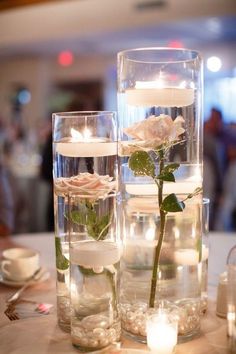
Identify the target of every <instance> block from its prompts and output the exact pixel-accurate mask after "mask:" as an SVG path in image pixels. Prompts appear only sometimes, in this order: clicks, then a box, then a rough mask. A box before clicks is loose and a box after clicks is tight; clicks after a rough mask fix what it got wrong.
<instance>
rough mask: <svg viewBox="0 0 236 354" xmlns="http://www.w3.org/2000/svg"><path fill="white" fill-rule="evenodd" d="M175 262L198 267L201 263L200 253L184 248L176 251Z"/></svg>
mask: <svg viewBox="0 0 236 354" xmlns="http://www.w3.org/2000/svg"><path fill="white" fill-rule="evenodd" d="M174 257H175V262H176V263H177V264H181V265H188V266H192V265H197V264H198V263H199V252H197V251H196V250H194V249H191V248H182V249H179V250H178V251H175V255H174Z"/></svg>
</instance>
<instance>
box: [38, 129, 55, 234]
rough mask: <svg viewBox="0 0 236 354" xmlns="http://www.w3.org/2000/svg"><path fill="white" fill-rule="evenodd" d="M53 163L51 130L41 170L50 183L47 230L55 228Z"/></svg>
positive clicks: (41, 174) (43, 154) (43, 152)
mask: <svg viewBox="0 0 236 354" xmlns="http://www.w3.org/2000/svg"><path fill="white" fill-rule="evenodd" d="M52 163H53V158H52V132H51V131H50V132H49V133H48V137H47V139H46V142H45V145H44V146H43V148H42V164H41V171H40V177H41V178H42V179H43V180H44V181H45V182H46V183H47V185H48V196H47V206H46V221H47V231H53V230H54V209H53V177H52Z"/></svg>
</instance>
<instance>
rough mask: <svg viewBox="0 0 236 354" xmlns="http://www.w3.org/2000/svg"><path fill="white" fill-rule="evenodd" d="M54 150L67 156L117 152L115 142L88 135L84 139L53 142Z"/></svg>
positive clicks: (93, 155) (107, 154) (109, 154)
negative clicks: (87, 137) (88, 136)
mask: <svg viewBox="0 0 236 354" xmlns="http://www.w3.org/2000/svg"><path fill="white" fill-rule="evenodd" d="M55 147H56V152H57V153H58V154H60V155H63V156H68V157H99V156H112V155H115V154H117V143H116V142H107V141H106V140H105V139H101V138H93V137H90V138H89V139H86V141H83V142H82V141H79V142H78V141H75V140H74V139H70V138H68V140H67V141H63V142H58V143H55Z"/></svg>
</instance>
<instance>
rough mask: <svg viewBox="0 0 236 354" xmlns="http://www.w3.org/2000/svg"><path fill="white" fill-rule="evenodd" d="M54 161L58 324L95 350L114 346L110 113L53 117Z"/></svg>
mask: <svg viewBox="0 0 236 354" xmlns="http://www.w3.org/2000/svg"><path fill="white" fill-rule="evenodd" d="M53 154H54V162H53V163H54V165H53V171H54V206H55V225H56V262H57V303H58V308H57V314H58V322H59V325H60V327H62V328H63V329H68V328H71V336H72V343H73V345H74V346H76V347H78V348H79V349H80V350H82V351H94V350H97V349H101V348H104V347H107V346H108V345H111V344H114V343H117V342H119V339H120V318H119V311H118V301H119V262H120V242H119V237H118V233H117V212H116V197H117V123H116V116H115V113H113V112H73V113H70V112H69V113H56V114H54V116H53Z"/></svg>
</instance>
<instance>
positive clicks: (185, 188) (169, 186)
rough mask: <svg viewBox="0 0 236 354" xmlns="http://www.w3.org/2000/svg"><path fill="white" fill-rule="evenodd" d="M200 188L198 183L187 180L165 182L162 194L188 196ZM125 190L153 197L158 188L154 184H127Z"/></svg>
mask: <svg viewBox="0 0 236 354" xmlns="http://www.w3.org/2000/svg"><path fill="white" fill-rule="evenodd" d="M198 187H201V183H200V182H194V181H189V180H188V179H185V180H182V181H181V182H180V181H177V182H176V183H171V182H165V184H164V188H163V194H170V193H175V194H189V193H192V192H193V191H194V190H195V189H196V188H198ZM125 190H126V192H127V193H129V194H133V195H153V194H157V193H158V188H157V186H156V184H154V183H146V184H145V183H143V184H142V183H127V184H126V185H125Z"/></svg>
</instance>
